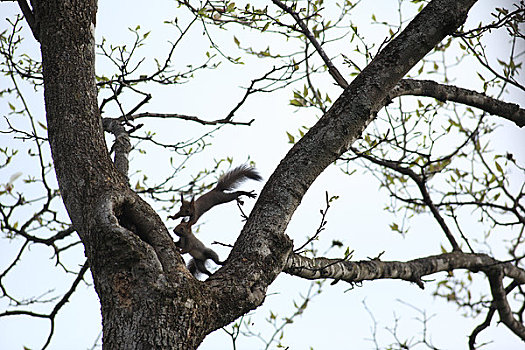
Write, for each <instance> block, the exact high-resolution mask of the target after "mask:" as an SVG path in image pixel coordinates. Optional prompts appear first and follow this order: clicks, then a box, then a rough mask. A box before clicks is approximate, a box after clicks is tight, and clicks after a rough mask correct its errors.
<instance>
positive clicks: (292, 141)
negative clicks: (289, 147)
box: [286, 131, 295, 144]
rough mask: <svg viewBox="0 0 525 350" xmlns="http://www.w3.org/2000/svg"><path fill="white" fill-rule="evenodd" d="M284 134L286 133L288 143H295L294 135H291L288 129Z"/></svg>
mask: <svg viewBox="0 0 525 350" xmlns="http://www.w3.org/2000/svg"><path fill="white" fill-rule="evenodd" d="M286 135H288V143H292V144H293V143H295V137H293V135H292V134H290V133H289V132H288V131H287V132H286Z"/></svg>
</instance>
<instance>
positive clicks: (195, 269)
mask: <svg viewBox="0 0 525 350" xmlns="http://www.w3.org/2000/svg"><path fill="white" fill-rule="evenodd" d="M173 232H175V234H176V235H177V236H179V237H180V239H179V241H178V242H175V245H176V246H177V247H178V248H179V249H180V250H181V254H185V253H189V254H190V255H191V256H192V258H193V259H191V260H190V262H189V263H188V269H189V270H190V272H191V273H192V274H193V275H194V276H196V275H197V273H205V274H207V275H208V276H211V272H210V271H208V269H207V268H206V260H208V259H211V260H212V261H213V262H214V263H216V264H217V265H222V264H223V262H222V261H220V260H219V256H218V255H217V253H215V251H213V250H212V249H210V248H208V247H206V246H205V245H204V244H203V243H202V242H201V241H200V240H199V239H198V238H197V237H195V235H194V234H193V232H191V223H190V222H181V223H180V224H178V225H177V227H175V229H173Z"/></svg>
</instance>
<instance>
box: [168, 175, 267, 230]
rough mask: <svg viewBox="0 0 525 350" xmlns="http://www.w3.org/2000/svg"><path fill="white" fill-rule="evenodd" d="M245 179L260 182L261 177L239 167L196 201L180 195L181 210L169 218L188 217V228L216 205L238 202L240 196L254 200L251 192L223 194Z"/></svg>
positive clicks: (224, 176)
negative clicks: (185, 198)
mask: <svg viewBox="0 0 525 350" xmlns="http://www.w3.org/2000/svg"><path fill="white" fill-rule="evenodd" d="M246 179H252V180H256V181H260V180H262V177H261V175H259V173H258V172H257V170H255V168H252V167H250V166H248V165H241V166H238V167H237V168H235V169H233V170H231V171H229V172H227V173H226V174H224V175H223V176H221V178H220V179H219V181H218V182H217V185H216V186H215V187H214V188H213V189H212V190H211V191H209V192H207V193H205V194H203V195H202V196H200V197H199V198H197V200H195V199H192V200H191V202H188V201H186V200H184V198H183V196H182V194H181V208H180V210H179V212H178V213H176V214H175V215H171V216H169V218H171V219H177V218H180V217H184V216H189V217H190V220H189V223H190V226H191V225H192V224H194V223H196V222H197V220H198V219H199V218H200V217H201V216H202V214H204V213H205V212H207V211H208V210H210V209H211V208H213V207H214V206H216V205H217V204H222V203H227V202H231V201H232V200H234V199H235V200H238V201H240V199H239V197H240V196H247V197H250V198H255V193H253V191H250V192H246V191H235V192H225V191H231V190H233V189H235V188H236V187H237V186H238V185H239V184H240V183H241V182H243V181H244V180H246ZM241 203H242V202H241Z"/></svg>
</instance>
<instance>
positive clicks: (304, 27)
mask: <svg viewBox="0 0 525 350" xmlns="http://www.w3.org/2000/svg"><path fill="white" fill-rule="evenodd" d="M272 2H273V3H274V4H275V5H277V6H279V7H280V8H281V9H282V10H283V11H284V12H286V13H288V14H290V16H292V17H293V19H294V20H295V21H296V22H297V24H298V25H299V27H300V28H301V33H303V34H304V35H305V36H306V37H307V38H308V40H309V41H310V42H311V43H312V45H313V46H314V47H315V50H316V51H317V53H318V54H319V56H321V58H322V59H323V61H324V63H325V64H326V66H327V67H328V72H329V73H330V75H331V76H332V77H333V78H334V80H335V81H336V82H337V84H338V85H339V86H340V87H342V88H343V89H346V87H347V86H348V82H347V81H346V80H345V78H343V76H342V75H341V73H339V70H337V68H336V67H335V66H334V64H333V63H332V61H331V60H330V58H328V56H327V55H326V53H325V52H324V50H323V48H322V47H321V45H320V44H319V42H318V41H317V40H316V39H315V37H314V35H313V34H312V32H310V30H309V29H308V26H307V25H306V24H305V23H304V21H303V20H302V19H301V17H299V15H298V14H297V12H295V11H294V10H293V9H292V8H290V7H288V6H286V5H285V4H283V3H282V2H281V1H280V0H272Z"/></svg>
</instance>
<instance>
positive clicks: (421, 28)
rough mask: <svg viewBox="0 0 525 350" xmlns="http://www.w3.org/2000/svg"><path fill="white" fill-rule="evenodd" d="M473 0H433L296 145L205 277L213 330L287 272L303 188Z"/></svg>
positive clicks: (459, 20) (463, 15)
mask: <svg viewBox="0 0 525 350" xmlns="http://www.w3.org/2000/svg"><path fill="white" fill-rule="evenodd" d="M475 2H476V1H475V0H462V1H456V0H434V1H431V2H430V3H429V4H428V5H427V6H426V7H425V8H424V9H423V10H422V11H421V12H420V13H419V14H418V15H417V16H416V17H415V18H414V20H412V22H411V23H410V24H409V25H408V26H407V27H406V29H405V30H404V31H403V32H401V33H400V34H399V35H398V36H397V37H396V38H394V39H393V40H392V41H390V42H389V43H388V44H387V45H386V47H385V48H384V49H383V50H382V51H381V52H380V53H379V54H378V55H377V56H376V57H375V58H374V59H373V60H372V62H371V63H370V64H369V65H368V66H367V67H366V68H365V69H364V70H363V71H362V72H361V73H360V74H359V75H358V76H357V77H356V78H355V79H354V80H353V81H352V83H350V85H349V86H348V87H347V88H346V89H345V90H344V92H343V93H342V95H341V96H340V97H339V98H338V99H337V100H336V101H335V103H334V104H333V106H332V107H331V108H330V110H329V111H328V112H327V113H326V114H325V115H324V116H323V117H322V118H321V119H320V120H319V121H318V122H317V123H316V124H315V125H314V126H313V127H312V128H311V129H310V130H309V131H308V133H306V135H305V136H304V137H303V138H301V140H299V142H297V143H296V144H295V145H294V146H293V147H292V149H291V150H290V151H289V152H288V154H287V155H286V156H285V158H284V159H283V160H282V161H281V163H280V164H279V166H278V167H277V169H276V170H275V172H274V173H273V174H272V176H271V177H270V179H269V180H268V182H267V183H266V185H265V187H264V188H263V190H262V192H261V194H260V196H259V199H258V201H257V203H256V204H255V207H254V208H253V210H252V212H251V215H250V218H249V219H248V221H247V222H246V225H245V226H244V228H243V230H242V232H241V234H240V236H239V238H238V240H237V242H236V244H235V245H234V247H233V249H232V251H231V254H230V257H229V258H228V260H227V264H226V265H225V266H223V267H222V268H221V269H219V271H217V272H216V273H215V274H214V275H212V276H211V277H210V278H209V279H208V280H207V281H206V284H207V285H209V286H210V287H212V289H213V292H214V294H213V295H214V299H215V300H216V305H217V308H218V310H217V312H215V314H216V316H217V317H216V318H214V319H213V321H212V322H211V323H210V327H211V328H212V329H215V328H218V327H222V326H224V325H226V324H227V323H229V322H231V320H232V318H231V317H232V316H234V315H237V316H240V315H242V314H244V313H245V312H247V311H249V310H251V309H253V308H255V307H257V306H258V305H259V304H260V303H261V302H262V301H263V300H264V295H265V293H266V288H267V287H268V285H269V284H270V283H271V282H272V281H273V280H274V279H275V277H276V276H277V275H278V274H279V273H280V272H281V271H282V269H283V268H284V266H285V264H286V260H287V257H288V255H289V253H290V252H291V250H292V242H291V240H290V238H289V237H288V236H286V235H285V234H284V231H285V229H286V227H287V225H288V222H289V220H290V218H291V217H292V215H293V213H294V211H295V209H296V208H297V206H298V205H299V203H300V202H301V199H302V198H303V196H304V194H305V192H306V191H307V190H308V188H309V187H310V185H311V184H312V183H313V181H314V180H315V179H316V178H317V177H318V176H319V174H320V173H321V172H322V171H323V170H324V169H325V168H326V167H327V166H329V165H330V164H332V163H333V162H334V161H335V160H336V159H337V158H338V157H339V156H340V155H341V154H343V153H344V152H346V151H347V150H348V147H349V146H350V145H351V144H352V143H353V142H354V141H355V140H356V139H357V138H358V137H359V136H360V135H361V133H362V132H363V130H364V128H365V127H366V126H367V125H368V124H369V123H370V122H371V121H372V119H373V115H372V112H373V111H375V110H379V109H380V108H381V107H382V104H383V102H384V99H385V97H386V96H387V94H388V93H389V92H390V90H391V89H392V88H394V86H395V85H396V84H397V83H398V81H399V80H400V79H401V78H403V76H404V75H405V74H406V73H407V72H408V71H409V70H410V69H411V68H412V67H413V66H414V65H415V64H416V63H417V62H419V60H421V59H422V58H423V57H424V56H425V55H426V54H427V53H428V52H430V50H432V48H433V47H434V46H435V45H436V44H438V43H439V42H440V41H441V40H442V39H443V38H444V37H445V36H447V35H449V34H450V33H452V32H454V30H456V28H457V27H459V26H460V25H461V24H462V23H463V22H464V21H465V19H466V16H467V13H468V11H469V9H470V7H471V6H472V5H473V4H474V3H475ZM392 67H396V69H392ZM241 285H242V286H243V288H240V286H241ZM222 299H224V301H225V302H224V303H223V302H222ZM232 299H235V300H238V308H237V309H236V310H232V309H231V307H226V305H228V303H226V300H228V301H231V300H232ZM221 305H225V307H221ZM230 305H231V304H230Z"/></svg>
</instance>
